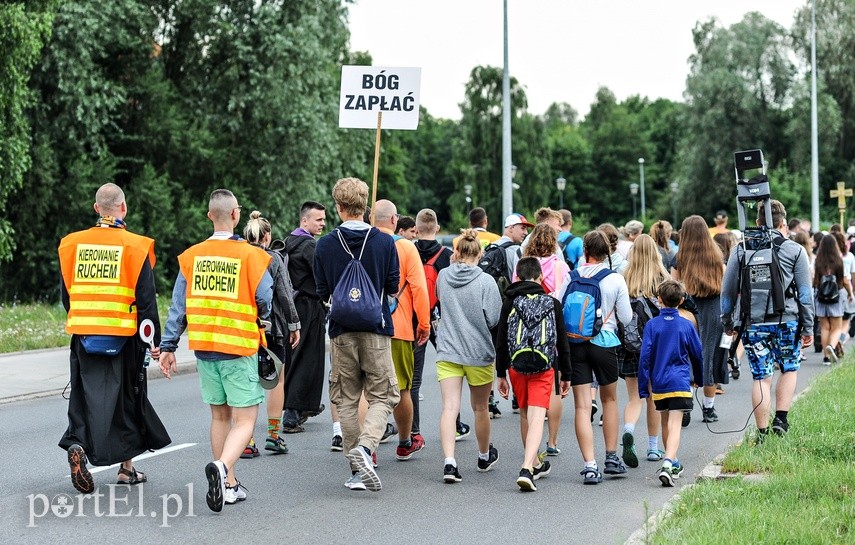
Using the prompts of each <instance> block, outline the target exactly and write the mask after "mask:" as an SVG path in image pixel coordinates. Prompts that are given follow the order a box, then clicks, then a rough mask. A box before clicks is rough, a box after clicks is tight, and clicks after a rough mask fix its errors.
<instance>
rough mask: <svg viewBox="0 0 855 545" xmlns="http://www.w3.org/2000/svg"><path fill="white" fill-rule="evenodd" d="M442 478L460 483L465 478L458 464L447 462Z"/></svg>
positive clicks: (449, 481) (448, 481)
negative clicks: (461, 474)
mask: <svg viewBox="0 0 855 545" xmlns="http://www.w3.org/2000/svg"><path fill="white" fill-rule="evenodd" d="M442 480H443V481H445V482H447V483H459V482H460V481H462V480H463V477H461V476H460V471H458V470H457V466H453V465H451V464H445V469H444V470H443V475H442Z"/></svg>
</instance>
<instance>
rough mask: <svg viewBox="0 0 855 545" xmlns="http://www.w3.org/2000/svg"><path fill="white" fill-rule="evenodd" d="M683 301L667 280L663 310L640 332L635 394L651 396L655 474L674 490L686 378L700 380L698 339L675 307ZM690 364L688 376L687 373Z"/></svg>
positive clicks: (687, 397) (687, 395) (679, 288)
mask: <svg viewBox="0 0 855 545" xmlns="http://www.w3.org/2000/svg"><path fill="white" fill-rule="evenodd" d="M685 298H686V292H685V290H684V289H683V285H682V284H680V283H679V282H677V281H675V280H667V281H665V282H663V283H662V284H661V285H660V286H659V303H660V305H661V307H662V310H661V311H660V313H659V316H657V317H655V318H653V319H652V320H650V321H649V322H647V325H646V326H645V328H644V341H643V342H642V345H641V358H640V360H639V364H638V395H639V397H641V398H642V399H644V398H646V397H648V396H652V397H653V403H654V404H655V405H656V410H657V411H659V412H660V413H661V415H662V439H663V440H664V442H665V460H664V461H663V463H662V469H660V470H659V480H660V481H661V482H662V486H674V480H675V479H678V478H679V477H680V474H681V473H682V472H683V466H682V464H680V462H679V460H678V459H677V449H678V448H679V447H680V430H681V428H682V422H683V413H684V412H686V411H691V410H692V388H691V387H692V384H691V383H690V382H691V381H690V378H689V377H690V376H694V377H702V376H703V374H702V373H703V355H702V349H701V340H700V337H698V332H697V330H695V327H694V326H693V325H692V323H691V322H690V321H688V320H686V319H685V318H683V317H681V316H680V315H679V313H678V312H677V307H679V306H680V304H681V303H682V302H683V300H684V299H685ZM690 366H691V372H692V373H693V374H692V375H690V374H689V371H690Z"/></svg>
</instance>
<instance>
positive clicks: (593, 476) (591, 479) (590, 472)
mask: <svg viewBox="0 0 855 545" xmlns="http://www.w3.org/2000/svg"><path fill="white" fill-rule="evenodd" d="M579 474H580V475H582V482H583V483H585V484H600V483H601V482H603V474H602V473H600V470H599V469H597V468H596V467H586V468H584V469H582V471H580V472H579Z"/></svg>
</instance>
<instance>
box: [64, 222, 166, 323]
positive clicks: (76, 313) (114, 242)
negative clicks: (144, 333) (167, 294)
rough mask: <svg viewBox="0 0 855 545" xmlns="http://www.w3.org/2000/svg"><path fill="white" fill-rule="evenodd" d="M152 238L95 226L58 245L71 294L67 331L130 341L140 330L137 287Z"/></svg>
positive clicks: (150, 252) (150, 253)
mask: <svg viewBox="0 0 855 545" xmlns="http://www.w3.org/2000/svg"><path fill="white" fill-rule="evenodd" d="M146 259H148V260H149V262H150V263H151V265H152V267H153V266H154V262H155V260H154V240H152V239H150V238H147V237H143V236H140V235H137V234H134V233H129V232H128V231H126V230H124V229H113V228H106V227H93V228H91V229H87V230H85V231H78V232H76V233H71V234H70V235H68V236H66V237H65V238H63V239H62V242H61V243H60V245H59V260H60V267H61V269H62V278H63V282H64V284H65V287H66V290H67V291H68V296H69V309H68V319H67V320H66V322H65V330H66V331H67V332H68V333H71V334H76V335H112V336H117V337H130V336H132V335H135V334H136V332H137V308H136V285H137V281H138V280H139V275H140V272H141V271H142V268H143V265H144V263H145V260H146Z"/></svg>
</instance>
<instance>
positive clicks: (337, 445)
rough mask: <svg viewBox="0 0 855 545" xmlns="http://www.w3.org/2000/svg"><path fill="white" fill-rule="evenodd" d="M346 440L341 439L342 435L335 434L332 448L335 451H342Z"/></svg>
mask: <svg viewBox="0 0 855 545" xmlns="http://www.w3.org/2000/svg"><path fill="white" fill-rule="evenodd" d="M343 445H344V442H343V441H342V439H341V435H333V438H332V445H331V446H330V450H331V451H333V452H341V451H342V450H344V446H343Z"/></svg>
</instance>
